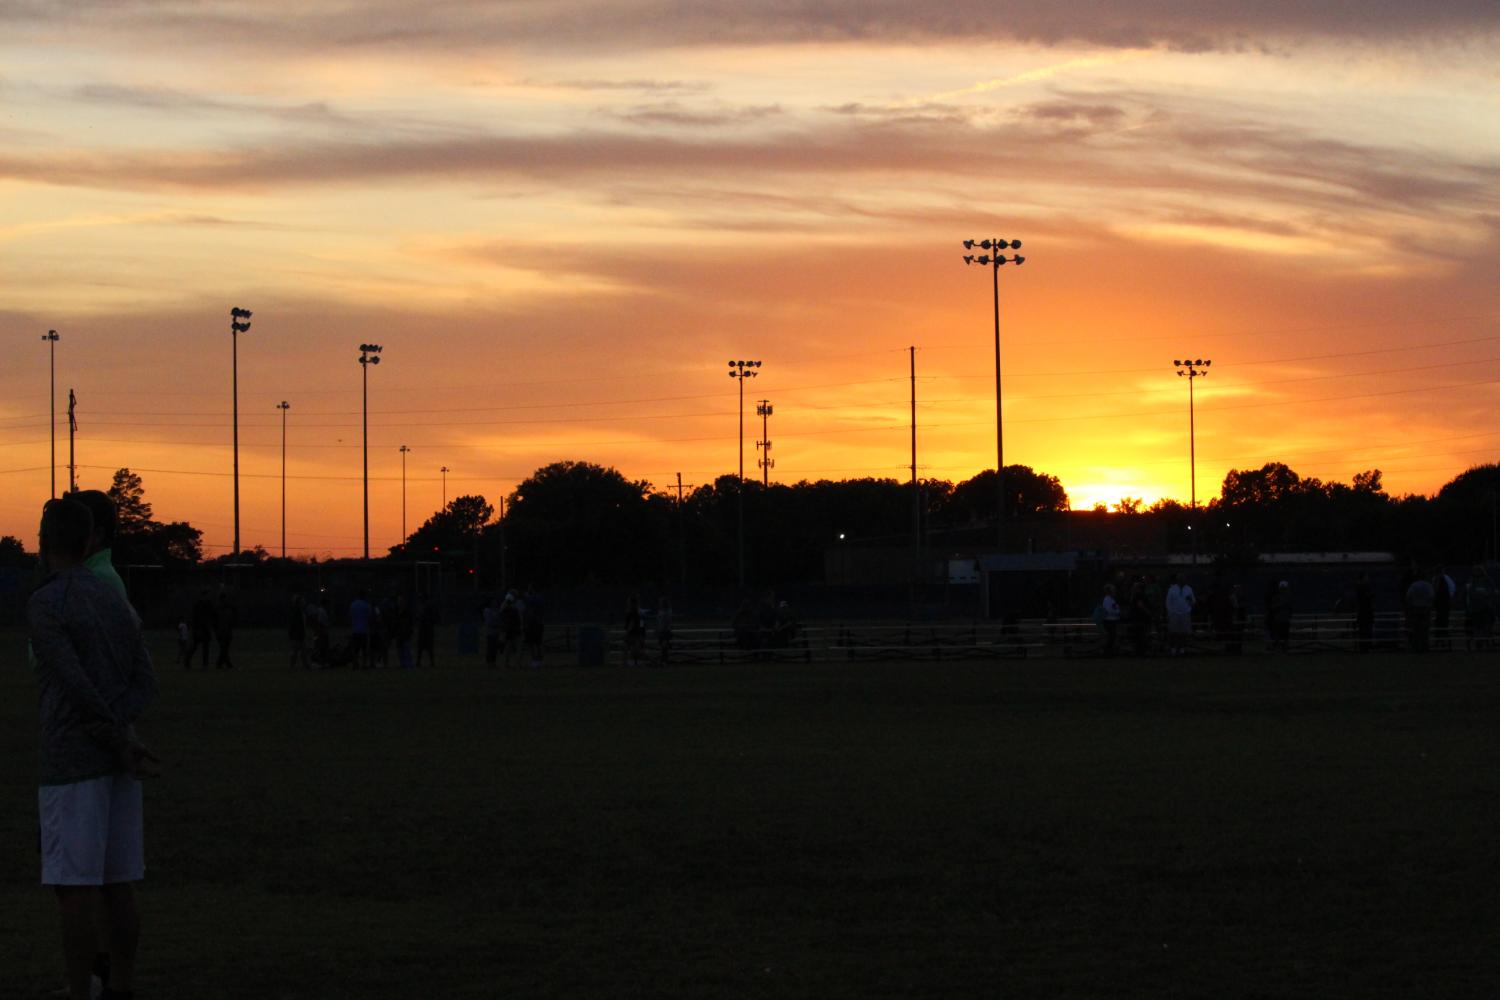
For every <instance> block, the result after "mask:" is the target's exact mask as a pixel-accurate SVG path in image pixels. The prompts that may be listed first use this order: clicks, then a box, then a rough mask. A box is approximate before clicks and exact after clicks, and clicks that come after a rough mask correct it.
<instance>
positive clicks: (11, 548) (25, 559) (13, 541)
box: [0, 535, 36, 569]
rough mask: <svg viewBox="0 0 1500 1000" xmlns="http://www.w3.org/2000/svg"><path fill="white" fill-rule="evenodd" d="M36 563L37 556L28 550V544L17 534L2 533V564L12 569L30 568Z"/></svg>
mask: <svg viewBox="0 0 1500 1000" xmlns="http://www.w3.org/2000/svg"><path fill="white" fill-rule="evenodd" d="M35 565H36V556H34V555H31V554H29V553H28V552H27V551H26V546H25V545H22V544H21V540H20V539H19V538H17V537H16V536H15V535H0V566H5V567H9V568H11V569H30V568H32V567H33V566H35Z"/></svg>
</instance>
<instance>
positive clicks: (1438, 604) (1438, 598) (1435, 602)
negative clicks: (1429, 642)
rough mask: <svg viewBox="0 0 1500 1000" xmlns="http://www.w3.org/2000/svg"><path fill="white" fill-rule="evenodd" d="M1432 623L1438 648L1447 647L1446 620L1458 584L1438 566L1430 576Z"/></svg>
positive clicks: (1449, 614) (1451, 610)
mask: <svg viewBox="0 0 1500 1000" xmlns="http://www.w3.org/2000/svg"><path fill="white" fill-rule="evenodd" d="M1432 591H1433V594H1432V624H1433V629H1434V631H1435V632H1436V633H1437V646H1438V648H1439V649H1447V648H1448V622H1449V620H1450V616H1451V615H1452V613H1453V598H1454V595H1455V594H1456V593H1457V591H1458V586H1457V584H1455V583H1454V582H1453V578H1452V577H1451V576H1449V575H1448V574H1447V573H1445V572H1443V567H1441V566H1439V567H1438V568H1437V572H1436V573H1434V574H1433V576H1432Z"/></svg>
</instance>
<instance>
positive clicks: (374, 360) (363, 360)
mask: <svg viewBox="0 0 1500 1000" xmlns="http://www.w3.org/2000/svg"><path fill="white" fill-rule="evenodd" d="M378 364H380V345H379V344H360V345H359V372H360V383H361V389H362V397H361V405H360V425H361V429H362V430H363V432H364V442H365V443H364V480H365V559H366V560H368V559H369V558H370V366H371V365H378Z"/></svg>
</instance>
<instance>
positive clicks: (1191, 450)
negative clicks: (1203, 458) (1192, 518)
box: [1172, 358, 1213, 509]
mask: <svg viewBox="0 0 1500 1000" xmlns="http://www.w3.org/2000/svg"><path fill="white" fill-rule="evenodd" d="M1172 364H1174V365H1176V366H1177V377H1178V378H1184V377H1185V378H1186V379H1187V380H1188V478H1189V479H1190V481H1191V482H1190V485H1189V487H1188V489H1189V493H1190V495H1191V497H1192V506H1193V508H1194V509H1197V507H1198V455H1197V445H1196V443H1195V438H1196V437H1197V428H1196V427H1195V421H1194V417H1193V380H1194V379H1200V378H1203V377H1205V376H1206V375H1207V374H1208V369H1209V366H1210V365H1212V364H1213V362H1212V361H1205V360H1204V359H1202V358H1197V359H1195V360H1193V361H1173V362H1172Z"/></svg>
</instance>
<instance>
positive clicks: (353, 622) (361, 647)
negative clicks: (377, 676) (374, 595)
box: [349, 590, 375, 670]
mask: <svg viewBox="0 0 1500 1000" xmlns="http://www.w3.org/2000/svg"><path fill="white" fill-rule="evenodd" d="M374 618H375V608H374V607H373V606H371V604H370V599H369V597H367V596H366V594H365V591H363V590H360V591H358V592H357V593H355V595H354V600H352V601H350V602H349V655H350V657H351V658H352V660H353V664H354V667H355V669H356V670H357V669H359V668H361V667H373V666H374V665H375V661H374V659H373V658H372V654H371V652H370V626H371V624H372V622H373V620H374Z"/></svg>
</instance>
